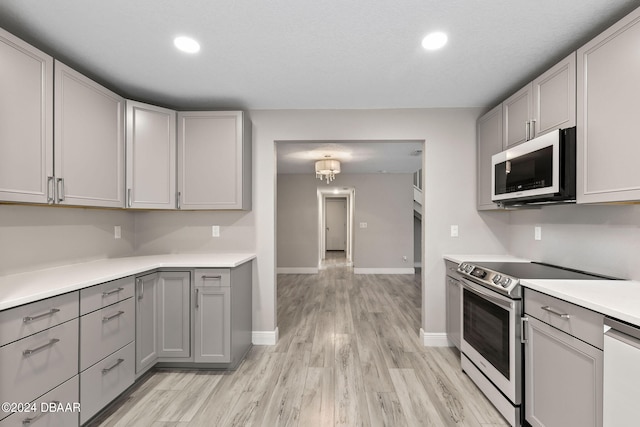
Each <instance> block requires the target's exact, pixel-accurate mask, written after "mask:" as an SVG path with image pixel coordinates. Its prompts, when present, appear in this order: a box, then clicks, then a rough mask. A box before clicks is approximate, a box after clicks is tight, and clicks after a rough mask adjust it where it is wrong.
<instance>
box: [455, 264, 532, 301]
mask: <svg viewBox="0 0 640 427" xmlns="http://www.w3.org/2000/svg"><path fill="white" fill-rule="evenodd" d="M458 273H460V274H462V275H463V276H466V277H469V278H471V279H472V280H473V281H474V282H477V283H480V284H481V285H484V286H487V287H489V288H492V289H495V290H497V291H498V292H500V293H506V294H508V295H512V291H513V290H514V289H515V288H516V287H517V286H518V285H519V284H520V280H519V279H516V278H515V277H511V276H507V275H506V274H502V273H499V272H497V271H493V270H489V269H488V268H483V267H479V266H476V265H473V264H471V263H468V262H462V263H460V265H458Z"/></svg>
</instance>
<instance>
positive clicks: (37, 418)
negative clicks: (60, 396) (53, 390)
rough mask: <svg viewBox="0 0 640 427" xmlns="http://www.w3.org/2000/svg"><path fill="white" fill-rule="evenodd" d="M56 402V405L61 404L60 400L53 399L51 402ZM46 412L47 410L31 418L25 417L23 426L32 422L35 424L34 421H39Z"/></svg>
mask: <svg viewBox="0 0 640 427" xmlns="http://www.w3.org/2000/svg"><path fill="white" fill-rule="evenodd" d="M49 403H52V404H54V405H55V406H58V405H60V402H59V401H58V400H52V401H51V402H49ZM44 414H45V412H40V413H39V414H38V415H36V416H35V417H31V418H25V419H24V420H22V425H23V426H30V425H31V424H33V423H34V422H36V421H38V420H39V419H40V418H42V416H43V415H44Z"/></svg>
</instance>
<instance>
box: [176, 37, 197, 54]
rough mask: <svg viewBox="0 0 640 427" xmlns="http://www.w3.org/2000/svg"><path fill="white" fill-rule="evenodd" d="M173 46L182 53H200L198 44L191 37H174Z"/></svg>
mask: <svg viewBox="0 0 640 427" xmlns="http://www.w3.org/2000/svg"><path fill="white" fill-rule="evenodd" d="M173 44H174V45H175V47H177V48H178V49H180V50H181V51H183V52H187V53H197V52H199V51H200V43H198V42H197V41H195V40H194V39H192V38H191V37H185V36H180V37H176V38H175V39H173Z"/></svg>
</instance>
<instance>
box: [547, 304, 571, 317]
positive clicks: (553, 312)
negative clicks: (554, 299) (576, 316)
mask: <svg viewBox="0 0 640 427" xmlns="http://www.w3.org/2000/svg"><path fill="white" fill-rule="evenodd" d="M540 308H542V309H543V310H544V311H548V312H549V313H551V314H555V315H556V316H558V317H562V318H563V319H570V318H571V316H569V315H568V314H567V313H560V312H559V311H555V310H554V309H553V308H551V307H549V306H548V305H545V306H544V307H540Z"/></svg>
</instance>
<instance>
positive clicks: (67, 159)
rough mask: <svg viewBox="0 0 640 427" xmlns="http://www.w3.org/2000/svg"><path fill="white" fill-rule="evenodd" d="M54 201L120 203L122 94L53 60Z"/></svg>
mask: <svg viewBox="0 0 640 427" xmlns="http://www.w3.org/2000/svg"><path fill="white" fill-rule="evenodd" d="M55 67H56V71H55V92H56V96H55V161H54V163H55V175H56V186H57V190H56V191H57V194H56V198H57V202H58V203H61V204H66V205H82V206H103V207H116V208H118V207H123V206H124V126H123V125H124V99H123V98H122V97H120V96H119V95H117V94H115V93H114V92H111V91H110V90H108V89H106V88H104V87H102V86H100V85H98V84H97V83H95V82H93V81H91V80H89V79H88V78H86V77H85V76H83V75H82V74H80V73H78V72H77V71H74V70H73V69H71V68H69V67H67V66H66V65H64V64H62V63H60V62H58V61H56V62H55Z"/></svg>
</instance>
